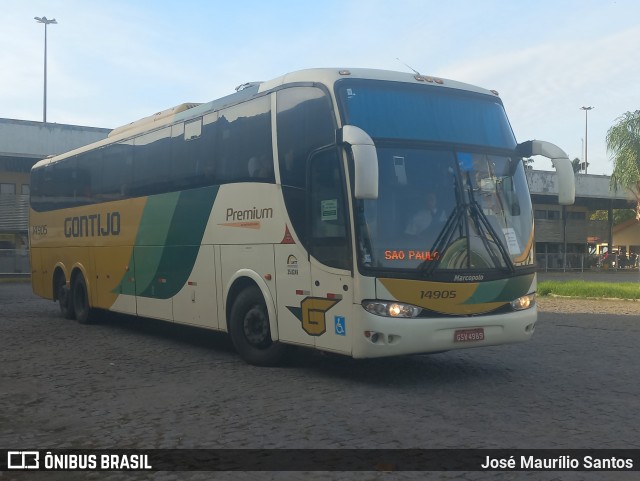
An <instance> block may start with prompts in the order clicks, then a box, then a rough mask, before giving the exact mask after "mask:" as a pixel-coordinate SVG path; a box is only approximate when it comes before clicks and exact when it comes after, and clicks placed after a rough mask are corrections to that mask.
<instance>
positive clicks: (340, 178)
mask: <svg viewBox="0 0 640 481" xmlns="http://www.w3.org/2000/svg"><path fill="white" fill-rule="evenodd" d="M342 172H343V170H342V168H341V162H340V158H339V156H338V151H337V150H336V149H335V148H331V149H327V150H323V151H320V152H318V153H316V154H314V155H313V156H312V157H311V159H310V164H309V181H308V182H309V183H308V186H309V189H308V192H309V196H308V202H309V210H308V213H309V217H308V218H309V223H310V224H309V228H310V229H309V231H310V236H309V253H310V261H311V298H312V299H313V304H311V303H310V306H309V307H310V312H309V318H310V319H313V324H311V327H312V328H313V330H314V337H315V346H316V347H318V348H320V349H324V350H330V351H335V352H340V353H344V354H350V353H351V336H352V335H353V332H352V323H351V319H350V315H351V312H352V310H353V279H352V276H351V266H352V261H351V255H350V243H349V235H348V234H349V229H348V225H349V222H348V219H349V215H348V211H347V202H346V199H345V197H346V191H345V187H344V185H345V184H344V175H343V173H342Z"/></svg>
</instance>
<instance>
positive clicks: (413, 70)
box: [396, 57, 422, 76]
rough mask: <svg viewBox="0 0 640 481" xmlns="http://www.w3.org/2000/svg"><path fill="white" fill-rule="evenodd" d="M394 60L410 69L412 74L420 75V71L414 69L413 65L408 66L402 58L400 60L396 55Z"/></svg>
mask: <svg viewBox="0 0 640 481" xmlns="http://www.w3.org/2000/svg"><path fill="white" fill-rule="evenodd" d="M396 60H397V61H398V62H400V63H401V64H402V65H404V66H405V67H407V68H408V69H409V70H411V71H412V72H413V73H414V74H416V75H418V76H422V74H421V73H420V72H418V71H417V70H416V69H414V68H413V67H410V66H409V65H407V64H406V63H404V62H403V61H402V60H400V59H399V58H398V57H396Z"/></svg>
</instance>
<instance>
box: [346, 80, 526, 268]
mask: <svg viewBox="0 0 640 481" xmlns="http://www.w3.org/2000/svg"><path fill="white" fill-rule="evenodd" d="M371 85H372V86H371V88H369V86H368V83H367V82H363V81H354V82H353V84H351V83H349V82H347V81H343V82H342V83H341V84H340V86H339V90H338V97H339V99H340V101H341V106H342V107H343V109H344V111H343V118H344V121H345V123H348V124H351V125H357V126H358V127H360V128H363V129H364V130H366V131H367V132H368V133H369V134H370V135H371V136H372V138H373V139H374V141H375V143H376V148H377V151H378V162H379V166H378V169H379V188H378V199H376V200H357V201H356V208H355V212H356V213H357V217H356V224H357V227H356V233H357V235H358V242H357V246H358V249H359V253H358V259H359V264H360V266H361V268H364V269H376V270H384V271H396V270H402V271H405V272H406V271H407V270H409V271H413V272H417V273H419V274H421V275H431V274H438V273H441V272H452V273H454V274H455V273H458V274H461V271H465V272H467V271H471V272H473V271H477V272H483V273H486V272H490V271H510V272H512V273H513V272H515V270H516V269H518V268H520V267H523V266H527V267H530V266H531V265H533V261H534V259H533V216H532V207H531V199H530V196H529V191H528V186H527V182H526V177H525V173H524V167H523V163H522V159H521V158H520V157H518V156H517V155H516V153H515V150H514V148H515V145H516V142H515V139H514V137H513V133H512V132H511V129H510V126H509V124H508V121H507V118H506V115H505V113H504V109H503V107H502V105H501V103H500V102H499V100H498V99H494V98H491V97H489V96H487V95H480V94H473V93H471V94H470V93H468V92H460V93H457V92H456V91H454V90H451V91H448V90H446V89H437V91H435V89H429V88H428V87H426V86H422V85H417V86H411V85H409V86H398V85H397V84H395V85H394V84H389V83H387V84H386V87H385V86H383V85H380V84H378V83H376V82H371ZM425 87H426V88H425Z"/></svg>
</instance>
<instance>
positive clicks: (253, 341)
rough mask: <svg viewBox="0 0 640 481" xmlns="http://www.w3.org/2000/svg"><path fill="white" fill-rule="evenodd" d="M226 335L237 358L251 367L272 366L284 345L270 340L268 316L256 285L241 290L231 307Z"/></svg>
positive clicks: (282, 356) (276, 362)
mask: <svg viewBox="0 0 640 481" xmlns="http://www.w3.org/2000/svg"><path fill="white" fill-rule="evenodd" d="M230 321H231V322H230V325H229V334H230V335H231V340H232V341H233V345H234V346H235V348H236V350H237V351H238V354H240V357H242V359H244V360H245V361H246V362H248V363H249V364H253V365H255V366H275V365H277V364H279V363H280V362H281V361H282V359H283V358H284V356H285V354H286V351H287V346H285V345H284V344H281V343H279V342H274V341H273V340H272V339H271V329H270V327H269V313H268V312H267V305H266V304H265V302H264V298H263V297H262V292H260V289H259V288H258V287H257V286H251V287H248V288H247V289H245V290H243V291H242V292H241V293H240V294H239V295H238V297H237V298H236V300H235V302H234V303H233V307H232V308H231V317H230Z"/></svg>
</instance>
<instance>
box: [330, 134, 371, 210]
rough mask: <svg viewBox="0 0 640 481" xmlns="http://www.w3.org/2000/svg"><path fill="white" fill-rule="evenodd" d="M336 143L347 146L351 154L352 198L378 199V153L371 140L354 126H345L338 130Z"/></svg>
mask: <svg viewBox="0 0 640 481" xmlns="http://www.w3.org/2000/svg"><path fill="white" fill-rule="evenodd" d="M336 140H337V142H338V143H339V144H340V143H342V144H347V145H349V146H350V147H351V152H352V153H353V165H354V177H355V178H354V193H353V195H354V197H355V198H356V199H377V198H378V153H377V151H376V146H375V145H374V143H373V139H372V138H371V137H369V134H367V133H366V132H365V131H364V130H362V129H361V128H359V127H356V126H355V125H345V126H344V127H342V129H340V130H338V134H337V139H336Z"/></svg>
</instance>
